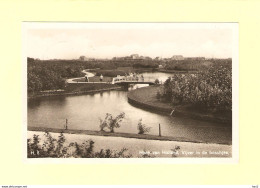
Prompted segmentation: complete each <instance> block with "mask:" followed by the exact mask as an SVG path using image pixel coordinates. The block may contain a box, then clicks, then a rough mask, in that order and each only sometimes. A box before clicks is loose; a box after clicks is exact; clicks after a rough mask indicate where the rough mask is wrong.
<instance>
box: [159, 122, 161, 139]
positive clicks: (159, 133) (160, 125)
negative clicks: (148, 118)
mask: <svg viewBox="0 0 260 188" xmlns="http://www.w3.org/2000/svg"><path fill="white" fill-rule="evenodd" d="M159 136H162V135H161V125H160V123H159Z"/></svg>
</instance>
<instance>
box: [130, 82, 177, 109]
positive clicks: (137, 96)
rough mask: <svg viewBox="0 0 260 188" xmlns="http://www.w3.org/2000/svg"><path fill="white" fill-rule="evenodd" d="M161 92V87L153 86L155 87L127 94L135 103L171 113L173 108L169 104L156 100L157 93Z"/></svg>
mask: <svg viewBox="0 0 260 188" xmlns="http://www.w3.org/2000/svg"><path fill="white" fill-rule="evenodd" d="M162 91H163V86H158V85H155V86H149V87H143V88H140V89H136V90H133V91H131V92H129V94H128V97H129V98H131V99H133V100H135V101H139V102H141V103H143V104H147V105H150V106H153V107H159V108H163V109H169V111H171V109H172V108H173V106H172V105H171V104H170V103H168V102H163V101H161V100H159V99H157V98H156V95H157V93H158V92H160V93H162Z"/></svg>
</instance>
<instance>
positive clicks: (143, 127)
mask: <svg viewBox="0 0 260 188" xmlns="http://www.w3.org/2000/svg"><path fill="white" fill-rule="evenodd" d="M137 129H138V134H145V133H148V132H150V130H151V127H147V126H146V125H145V124H143V123H142V119H140V120H139V122H138V125H137Z"/></svg>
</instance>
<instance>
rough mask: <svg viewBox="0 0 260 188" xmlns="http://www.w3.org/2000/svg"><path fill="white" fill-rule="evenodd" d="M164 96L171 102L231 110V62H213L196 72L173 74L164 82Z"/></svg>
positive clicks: (217, 109)
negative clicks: (206, 67) (208, 66)
mask: <svg viewBox="0 0 260 188" xmlns="http://www.w3.org/2000/svg"><path fill="white" fill-rule="evenodd" d="M164 98H165V99H166V100H168V101H170V102H172V103H173V104H194V105H197V106H202V107H205V108H206V109H210V110H213V111H219V110H220V111H221V110H229V111H231V110H232V68H231V64H230V63H215V64H213V65H212V66H210V68H208V69H206V70H203V71H200V72H199V73H198V74H185V75H181V74H175V75H173V77H171V78H168V79H167V80H166V82H165V83H164Z"/></svg>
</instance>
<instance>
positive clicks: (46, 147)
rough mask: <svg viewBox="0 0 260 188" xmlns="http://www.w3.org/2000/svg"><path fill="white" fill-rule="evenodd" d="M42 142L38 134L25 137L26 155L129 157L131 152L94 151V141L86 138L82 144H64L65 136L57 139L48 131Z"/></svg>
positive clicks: (41, 156)
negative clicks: (28, 137) (31, 137)
mask: <svg viewBox="0 0 260 188" xmlns="http://www.w3.org/2000/svg"><path fill="white" fill-rule="evenodd" d="M44 140H45V141H44V142H43V143H42V144H41V143H40V138H39V135H33V141H32V140H31V139H27V157H28V158H46V157H51V158H63V157H66V158H67V157H74V158H129V157H132V155H131V154H128V153H126V152H127V149H126V148H123V149H121V150H119V151H117V150H111V149H106V150H104V149H101V150H100V151H98V152H95V151H94V144H95V143H94V141H92V140H87V141H85V142H83V143H82V144H78V143H77V142H71V143H70V144H69V145H68V146H64V143H65V140H66V139H65V136H64V135H63V134H62V133H61V134H60V136H59V138H58V140H56V139H54V138H53V137H52V136H51V134H50V133H48V132H46V133H45V134H44Z"/></svg>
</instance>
